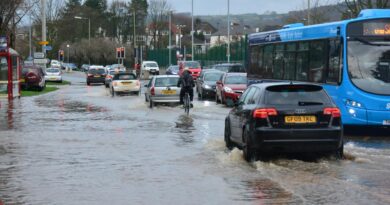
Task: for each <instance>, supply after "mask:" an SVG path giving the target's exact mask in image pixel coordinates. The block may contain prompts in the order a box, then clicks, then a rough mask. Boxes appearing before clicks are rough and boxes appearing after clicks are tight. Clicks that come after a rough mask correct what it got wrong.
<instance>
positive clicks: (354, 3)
mask: <svg viewBox="0 0 390 205" xmlns="http://www.w3.org/2000/svg"><path fill="white" fill-rule="evenodd" d="M344 3H345V5H346V6H347V8H348V10H347V11H345V12H344V16H351V17H356V16H358V15H359V13H360V11H361V10H363V9H372V8H379V9H380V8H388V7H389V6H390V0H344Z"/></svg>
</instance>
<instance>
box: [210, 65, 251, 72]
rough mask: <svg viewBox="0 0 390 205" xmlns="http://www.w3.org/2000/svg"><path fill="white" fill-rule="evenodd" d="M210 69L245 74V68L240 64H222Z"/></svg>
mask: <svg viewBox="0 0 390 205" xmlns="http://www.w3.org/2000/svg"><path fill="white" fill-rule="evenodd" d="M212 69H216V70H219V71H222V72H235V73H245V72H246V70H245V67H244V66H243V65H242V64H238V63H222V64H217V65H214V66H213V67H212Z"/></svg>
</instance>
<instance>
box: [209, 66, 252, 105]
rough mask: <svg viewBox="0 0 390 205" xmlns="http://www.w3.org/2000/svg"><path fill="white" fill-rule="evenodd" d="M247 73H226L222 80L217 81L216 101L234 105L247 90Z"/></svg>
mask: <svg viewBox="0 0 390 205" xmlns="http://www.w3.org/2000/svg"><path fill="white" fill-rule="evenodd" d="M246 87H247V78H246V73H225V74H224V75H223V76H222V80H220V81H217V86H216V94H215V101H216V102H217V103H219V102H221V103H223V104H226V105H233V103H234V102H236V101H237V100H238V98H239V97H240V96H241V94H242V93H243V92H244V91H245V90H246Z"/></svg>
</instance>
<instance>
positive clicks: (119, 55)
mask: <svg viewBox="0 0 390 205" xmlns="http://www.w3.org/2000/svg"><path fill="white" fill-rule="evenodd" d="M116 58H118V59H119V58H121V48H116Z"/></svg>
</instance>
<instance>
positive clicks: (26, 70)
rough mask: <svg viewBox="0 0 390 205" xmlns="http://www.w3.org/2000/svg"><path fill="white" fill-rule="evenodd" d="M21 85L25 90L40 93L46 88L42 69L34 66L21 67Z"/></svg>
mask: <svg viewBox="0 0 390 205" xmlns="http://www.w3.org/2000/svg"><path fill="white" fill-rule="evenodd" d="M21 85H22V87H23V88H24V89H26V90H28V89H38V90H40V91H42V90H43V89H44V88H45V87H46V81H45V73H44V72H43V69H42V68H41V67H39V66H36V65H29V66H25V67H23V69H22V79H21Z"/></svg>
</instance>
